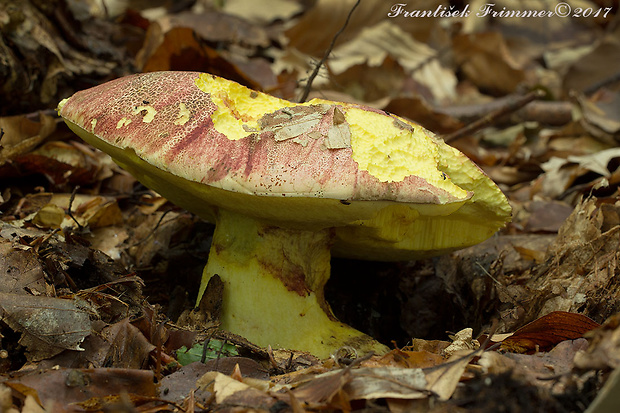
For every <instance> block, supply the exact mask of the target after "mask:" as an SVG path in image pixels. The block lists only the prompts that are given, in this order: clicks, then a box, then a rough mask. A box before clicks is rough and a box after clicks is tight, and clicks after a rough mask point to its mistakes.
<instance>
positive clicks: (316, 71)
mask: <svg viewBox="0 0 620 413" xmlns="http://www.w3.org/2000/svg"><path fill="white" fill-rule="evenodd" d="M361 1H362V0H357V1H356V2H355V5H354V6H353V7H352V8H351V11H350V12H349V15H348V16H347V19H346V20H345V22H344V24H343V25H342V27H341V28H340V30H338V31H337V32H336V34H335V35H334V38H333V39H332V42H331V44H330V45H329V47H328V48H327V50H326V51H325V55H324V56H323V58H322V59H321V60H320V61H319V62H318V63H317V64H316V67H315V68H314V70H313V71H312V73H311V74H310V77H308V81H307V82H306V86H305V87H304V93H302V95H301V97H300V98H299V103H303V102H305V101H306V99H308V95H309V94H310V89H311V88H312V82H314V79H315V78H316V77H317V75H318V74H319V70H321V66H323V64H324V63H325V61H326V60H327V57H328V56H329V54H330V53H331V52H332V49H333V48H334V46H335V45H336V39H338V36H340V34H341V33H342V32H343V31H344V29H345V28H346V27H347V25H348V24H349V20H351V15H352V14H353V11H355V8H356V7H357V6H359V4H360V2H361Z"/></svg>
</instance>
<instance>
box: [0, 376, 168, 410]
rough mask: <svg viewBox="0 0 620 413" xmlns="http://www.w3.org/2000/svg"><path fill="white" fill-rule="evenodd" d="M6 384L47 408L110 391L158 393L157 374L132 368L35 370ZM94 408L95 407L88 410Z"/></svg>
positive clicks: (101, 395) (65, 404)
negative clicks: (155, 378)
mask: <svg viewBox="0 0 620 413" xmlns="http://www.w3.org/2000/svg"><path fill="white" fill-rule="evenodd" d="M4 384H5V385H6V386H8V387H10V388H12V389H13V390H14V391H15V392H17V394H21V395H24V396H25V395H30V396H33V397H35V398H36V399H38V401H39V402H40V404H41V405H43V406H45V407H46V409H48V410H47V411H54V412H66V411H75V410H73V409H72V410H69V407H70V404H72V403H79V402H84V401H86V400H89V399H93V398H102V397H105V396H109V395H120V394H135V395H139V396H143V397H144V396H146V397H155V396H156V394H157V392H156V389H155V382H154V374H153V372H152V371H150V370H131V369H109V368H101V369H57V370H54V369H50V370H44V371H41V370H35V371H32V372H27V373H25V374H19V375H17V376H16V377H12V378H11V379H10V380H7V381H5V382H4ZM87 411H93V410H87Z"/></svg>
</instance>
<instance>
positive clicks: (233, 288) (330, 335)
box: [199, 211, 387, 358]
mask: <svg viewBox="0 0 620 413" xmlns="http://www.w3.org/2000/svg"><path fill="white" fill-rule="evenodd" d="M217 221H218V222H217V225H216V230H215V234H214V236H213V244H212V246H211V252H210V253H209V261H208V263H207V266H206V267H205V270H204V273H203V278H202V283H201V289H200V293H199V299H200V297H201V296H202V294H203V292H204V289H205V288H206V285H207V282H208V281H209V279H210V278H211V277H212V276H213V275H214V274H218V275H219V276H220V278H221V279H222V280H223V281H224V296H223V303H222V316H221V322H222V328H223V329H225V330H228V331H231V332H233V333H236V334H239V335H241V336H243V337H245V338H247V339H248V340H250V341H252V342H254V343H256V344H258V345H260V346H263V347H266V346H267V345H271V346H272V347H273V348H288V349H295V350H303V351H308V352H310V353H312V354H314V355H316V356H318V357H321V358H323V357H327V356H329V355H330V354H331V353H332V352H333V351H335V350H337V349H338V348H340V347H342V346H352V347H354V348H356V349H357V350H358V351H359V352H361V353H365V352H367V351H371V350H372V351H375V352H377V353H383V352H385V351H386V349H387V348H386V347H385V346H383V345H382V344H379V343H378V342H376V341H375V340H374V339H372V338H371V337H369V336H367V335H365V334H363V333H361V332H359V331H357V330H355V329H353V328H351V327H349V326H348V325H346V324H343V323H341V322H339V321H338V320H337V319H336V318H335V317H334V315H333V314H332V312H331V309H330V308H329V305H328V304H327V302H326V301H325V298H324V296H323V287H324V286H325V283H326V282H327V280H328V278H329V272H330V247H331V244H332V238H333V236H332V231H331V230H330V229H322V230H317V231H309V230H297V229H286V228H278V227H273V226H269V225H266V224H263V223H261V222H260V221H257V220H255V219H252V218H248V217H246V216H242V215H239V214H236V213H233V212H228V211H220V214H219V217H218V220H217Z"/></svg>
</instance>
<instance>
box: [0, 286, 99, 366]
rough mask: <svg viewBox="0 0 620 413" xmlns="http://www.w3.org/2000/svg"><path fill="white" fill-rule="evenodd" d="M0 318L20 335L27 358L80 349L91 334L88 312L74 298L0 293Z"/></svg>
mask: <svg viewBox="0 0 620 413" xmlns="http://www.w3.org/2000/svg"><path fill="white" fill-rule="evenodd" d="M0 314H1V316H2V320H3V321H4V322H5V323H7V324H8V325H9V326H10V327H11V328H12V329H13V330H14V331H16V332H19V333H21V334H22V336H21V338H20V339H19V343H20V344H21V345H23V346H25V347H26V348H27V352H26V357H27V358H28V360H30V361H38V360H43V359H45V358H48V357H52V356H54V355H56V354H58V353H60V352H62V351H63V350H77V351H83V349H82V348H81V347H80V344H81V343H82V341H84V338H86V336H88V335H89V334H90V333H91V327H90V319H89V314H88V312H86V311H85V310H83V309H81V308H80V307H79V306H78V304H77V302H76V301H72V300H63V299H60V298H51V297H35V296H30V295H25V294H7V293H0Z"/></svg>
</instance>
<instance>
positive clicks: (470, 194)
mask: <svg viewBox="0 0 620 413" xmlns="http://www.w3.org/2000/svg"><path fill="white" fill-rule="evenodd" d="M59 114H60V115H61V116H62V117H63V118H64V120H65V121H66V123H67V124H68V125H69V127H70V128H71V129H72V130H73V131H74V132H76V133H77V134H78V135H79V136H80V137H82V138H83V139H84V140H86V141H87V142H89V143H90V144H92V145H93V146H95V147H98V148H99V149H101V150H103V151H104V152H107V153H108V154H110V155H111V156H112V158H113V159H114V160H115V161H116V162H117V163H119V164H120V165H121V166H122V167H124V168H125V169H127V170H129V172H131V173H132V174H133V175H134V176H136V177H137V178H138V179H139V180H140V181H141V182H143V183H144V184H145V185H147V186H149V187H151V188H152V189H154V190H156V191H157V192H159V193H161V194H162V195H163V196H165V197H166V198H168V199H170V200H171V201H172V202H175V203H177V204H178V205H180V206H182V207H184V208H186V209H188V210H190V211H192V212H194V213H196V214H198V215H200V216H202V217H204V218H205V219H207V220H211V221H214V220H215V219H216V217H217V211H218V209H219V208H226V209H230V210H233V211H236V212H239V213H243V214H247V215H250V216H253V217H255V218H258V219H262V220H265V221H266V222H269V223H273V225H277V226H284V227H292V228H304V229H307V228H326V227H333V228H335V233H336V244H335V248H334V249H335V252H336V253H339V254H340V255H346V256H358V257H363V258H369V259H410V258H416V257H420V256H428V255H435V254H439V253H443V252H446V251H449V250H452V249H456V248H461V247H464V246H468V245H473V244H476V243H478V242H480V241H482V240H484V239H486V238H488V237H489V236H491V235H492V234H493V233H494V232H496V231H497V230H498V229H499V228H501V227H502V226H503V225H504V224H505V223H506V222H507V221H508V220H509V218H510V207H509V205H508V202H507V200H506V198H505V196H504V195H503V194H502V193H501V191H500V190H499V188H498V187H497V186H496V185H495V184H494V183H493V182H492V181H491V180H490V179H489V178H488V177H487V176H486V175H485V174H484V173H483V172H482V171H481V170H480V169H479V168H478V167H477V166H476V165H475V164H474V163H473V162H471V161H470V160H469V159H468V158H467V157H466V156H464V155H463V154H461V153H460V152H458V151H457V150H456V149H454V148H452V147H450V146H448V145H446V144H445V143H444V142H443V141H442V140H441V139H439V138H437V137H435V136H434V135H433V134H432V133H430V132H429V131H427V130H425V129H424V128H422V127H421V126H419V125H416V124H415V123H412V122H410V121H407V120H405V119H402V118H399V117H396V116H393V115H390V114H387V113H384V112H382V111H378V110H376V109H373V108H369V107H364V106H360V105H355V104H349V103H341V102H331V101H325V100H319V99H314V100H312V101H309V102H307V103H302V104H297V103H292V102H289V101H286V100H282V99H278V98H275V97H272V96H269V95H266V94H264V93H260V92H256V91H252V90H250V89H248V88H245V87H243V86H241V85H239V84H237V83H234V82H231V81H228V80H225V79H222V78H219V77H217V76H213V75H210V74H205V73H195V72H154V73H145V74H137V75H133V76H127V77H123V78H120V79H116V80H113V81H111V82H108V83H105V84H103V85H99V86H96V87H94V88H91V89H87V90H83V91H80V92H78V93H76V94H75V95H73V96H72V97H70V98H69V99H65V100H63V101H62V102H61V103H60V104H59ZM352 247H353V248H352Z"/></svg>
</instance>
